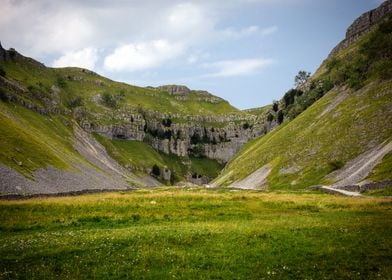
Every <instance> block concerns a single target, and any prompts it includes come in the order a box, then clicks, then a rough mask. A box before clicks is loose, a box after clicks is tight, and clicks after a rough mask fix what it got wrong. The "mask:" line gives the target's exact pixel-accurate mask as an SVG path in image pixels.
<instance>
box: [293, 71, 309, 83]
mask: <svg viewBox="0 0 392 280" xmlns="http://www.w3.org/2000/svg"><path fill="white" fill-rule="evenodd" d="M309 77H310V72H306V71H303V70H301V71H299V72H298V74H297V75H296V76H295V78H294V84H295V86H296V87H303V86H304V85H305V84H306V82H307V81H308V79H309Z"/></svg>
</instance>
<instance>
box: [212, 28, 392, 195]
mask: <svg viewBox="0 0 392 280" xmlns="http://www.w3.org/2000/svg"><path fill="white" fill-rule="evenodd" d="M391 26H392V25H391V20H386V21H385V22H384V23H382V24H381V25H380V26H379V27H378V28H376V29H375V30H374V31H372V32H370V33H369V34H367V35H366V36H365V37H364V38H363V39H362V40H360V41H358V42H357V43H356V44H354V45H352V46H351V47H349V48H347V49H344V50H342V51H341V52H339V53H338V54H337V55H335V56H333V57H330V58H329V59H328V60H327V61H325V62H324V63H323V65H322V66H321V67H320V69H319V71H318V72H317V73H316V75H314V76H313V77H312V78H311V80H310V82H311V83H313V84H316V85H317V84H321V85H322V84H325V83H326V82H328V83H329V84H331V85H332V87H333V88H332V89H331V90H330V91H328V92H327V93H322V95H324V96H323V97H321V96H322V95H321V96H319V97H318V98H320V97H321V98H320V99H319V100H318V101H316V102H315V100H317V98H315V99H313V98H314V96H313V94H314V90H312V89H310V90H308V91H307V92H306V91H305V93H304V94H303V96H301V97H300V98H298V100H296V101H294V103H293V105H295V106H300V105H301V102H300V101H301V100H310V99H313V100H312V101H311V103H313V102H315V103H313V105H311V106H310V107H308V105H305V106H304V107H303V108H305V111H303V112H302V113H301V114H299V116H297V117H296V118H294V119H293V120H290V119H288V120H286V121H285V122H284V123H283V124H282V125H281V126H279V127H278V128H276V129H275V130H273V131H272V132H270V133H269V134H267V135H266V136H263V137H261V138H259V139H257V140H255V141H252V142H250V143H248V144H247V145H246V146H245V147H243V149H242V150H241V151H240V153H238V155H237V156H236V157H235V158H233V159H232V160H231V161H230V162H229V164H228V165H227V166H226V168H225V169H224V170H223V172H222V173H221V174H220V176H219V177H218V178H217V179H216V180H215V182H214V185H216V186H228V185H233V184H234V183H236V182H237V183H238V182H240V183H241V182H243V183H244V184H248V186H244V187H252V188H254V187H266V186H268V188H269V189H300V188H304V187H306V186H310V185H315V184H329V183H333V182H335V181H336V180H337V178H336V176H333V175H334V174H338V173H339V172H338V170H344V169H345V168H344V166H345V165H346V164H348V165H346V167H347V166H349V164H353V161H352V160H354V159H356V158H357V159H358V160H359V159H360V156H361V155H363V154H364V153H370V154H371V152H374V153H375V154H376V153H377V152H378V151H379V150H380V149H381V147H386V145H387V144H388V143H390V142H391V141H392V113H391V112H392V98H391V96H392V81H391V78H392V75H391V69H392V67H391V65H390V61H391V59H392V54H391V50H392V37H391V36H392V35H391V32H390V30H391ZM307 94H309V95H311V96H310V97H308V96H306V95H307ZM311 103H310V104H311ZM287 111H290V110H287ZM388 147H389V146H388ZM389 157H390V155H387V156H386V157H385V159H384V161H382V162H381V163H380V164H379V166H378V167H376V169H375V172H374V175H370V177H369V179H375V180H385V179H390V178H391V174H392V166H391V165H390V160H388V159H389ZM262 167H264V169H261V168H262ZM377 170H378V171H377ZM333 171H335V172H334V173H333V174H332V175H330V176H327V175H328V174H330V173H331V172H333ZM357 171H358V170H357ZM255 172H256V173H255ZM353 172H354V171H351V173H353ZM351 173H347V175H346V176H347V177H349V176H351ZM252 174H253V177H252V176H251V175H252ZM263 176H264V177H266V179H265V180H257V177H258V178H261V177H263ZM365 176H366V174H365ZM254 177H255V178H254ZM244 179H245V180H244Z"/></svg>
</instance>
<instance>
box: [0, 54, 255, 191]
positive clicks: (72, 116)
mask: <svg viewBox="0 0 392 280" xmlns="http://www.w3.org/2000/svg"><path fill="white" fill-rule="evenodd" d="M2 51H4V50H2ZM4 54H5V55H4V56H3V55H2V57H1V59H0V120H1V123H2V126H1V127H0V132H1V136H0V145H1V146H2V149H1V151H0V164H3V165H5V166H7V167H10V168H12V169H15V170H17V171H18V172H20V173H21V174H23V175H24V176H26V177H28V178H30V179H33V177H34V172H35V171H36V170H38V169H40V168H41V169H42V168H43V169H45V168H47V167H49V166H52V167H54V168H56V169H59V170H65V169H67V170H72V169H73V167H74V166H75V165H78V164H79V163H80V162H85V163H87V164H90V165H92V166H93V165H94V164H93V163H91V162H90V161H89V160H87V159H86V158H84V156H82V155H80V154H79V152H78V151H76V150H75V148H74V146H75V135H74V133H75V132H74V128H73V125H74V124H75V121H79V122H80V121H81V120H86V119H87V120H88V121H89V122H92V123H94V125H107V126H108V127H110V126H111V125H118V124H122V122H124V120H123V119H122V116H123V115H124V114H127V113H129V112H131V113H132V112H135V113H138V114H139V115H140V116H143V118H144V119H148V118H151V117H152V116H154V114H155V113H158V114H161V115H159V116H160V117H158V122H160V121H161V120H160V119H159V118H161V116H163V115H169V116H170V122H173V123H186V122H189V117H195V116H197V117H199V116H200V119H201V120H200V121H198V122H203V121H202V119H203V117H212V119H211V118H206V123H205V124H204V125H207V126H208V125H216V127H223V126H225V125H226V124H227V123H225V122H224V121H221V122H219V121H216V122H217V123H215V122H214V119H213V117H222V116H233V115H236V116H246V115H247V114H246V113H244V112H242V111H240V110H238V109H236V108H234V107H233V106H231V105H230V104H229V103H228V102H227V101H225V100H223V99H220V98H218V97H216V96H213V95H211V94H209V93H208V92H205V91H190V92H189V93H186V94H183V95H172V94H169V93H168V92H166V91H164V90H161V89H158V88H151V87H148V88H143V87H137V86H132V85H127V84H124V83H119V82H115V81H112V80H109V79H107V78H105V77H102V76H99V75H98V74H96V73H94V72H92V71H89V70H86V69H80V68H59V69H55V68H49V67H45V66H44V65H43V64H41V63H39V62H37V61H35V60H33V59H31V58H26V57H24V56H22V55H20V54H19V53H17V52H16V51H15V50H13V49H10V50H9V51H4ZM207 119H208V122H214V123H207ZM128 122H133V120H132V121H128ZM138 129H141V130H143V126H141V128H138ZM97 139H98V140H99V141H100V142H101V143H102V144H103V145H104V146H105V148H106V149H107V150H108V152H109V154H110V155H111V156H112V157H113V158H115V159H116V160H117V161H118V162H119V163H120V164H121V165H123V166H131V167H133V168H135V172H137V173H138V174H140V175H142V176H144V175H149V172H148V170H151V168H152V167H153V166H154V165H157V166H158V167H159V168H162V169H163V168H164V167H165V166H166V167H168V168H169V169H171V171H172V172H173V173H174V177H173V180H175V181H180V180H184V179H185V177H186V176H187V175H189V174H191V176H194V177H200V176H207V177H210V178H213V177H215V176H217V174H218V172H219V171H220V170H221V168H222V166H221V165H220V164H218V163H217V162H216V161H215V160H209V159H206V158H180V157H177V156H174V155H165V154H162V153H159V152H157V151H155V150H153V149H152V148H151V147H150V146H148V145H146V144H144V143H141V142H135V141H125V140H111V139H104V138H103V137H98V136H97ZM95 148H96V147H95ZM94 168H95V167H94ZM146 172H147V173H146ZM173 180H172V183H173V182H174V181H173ZM166 183H168V182H166Z"/></svg>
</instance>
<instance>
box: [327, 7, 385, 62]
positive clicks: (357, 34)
mask: <svg viewBox="0 0 392 280" xmlns="http://www.w3.org/2000/svg"><path fill="white" fill-rule="evenodd" d="M390 14H392V0H387V1H384V2H383V3H382V4H381V5H380V6H379V7H378V8H376V9H374V10H371V11H369V12H366V13H364V14H363V15H361V16H360V17H359V18H357V19H356V20H354V22H353V23H352V24H351V25H350V27H349V28H348V29H347V31H346V37H345V39H344V40H343V41H341V42H340V43H339V44H338V45H337V46H336V47H335V48H334V49H333V50H332V51H331V53H330V54H329V56H328V57H331V56H333V55H335V54H336V53H338V52H339V51H341V50H343V49H345V48H347V47H349V46H351V45H352V44H354V43H355V42H357V41H358V40H359V39H360V38H362V37H363V35H365V34H366V33H367V32H369V31H370V30H371V27H372V26H373V25H375V24H377V23H379V22H381V21H382V19H383V18H385V17H386V16H387V15H390Z"/></svg>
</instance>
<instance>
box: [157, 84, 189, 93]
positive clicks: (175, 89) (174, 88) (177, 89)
mask: <svg viewBox="0 0 392 280" xmlns="http://www.w3.org/2000/svg"><path fill="white" fill-rule="evenodd" d="M158 89H159V90H161V91H166V92H168V93H169V94H174V95H184V94H188V93H190V92H191V90H190V89H189V88H188V87H186V86H180V85H165V86H159V87H158Z"/></svg>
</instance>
